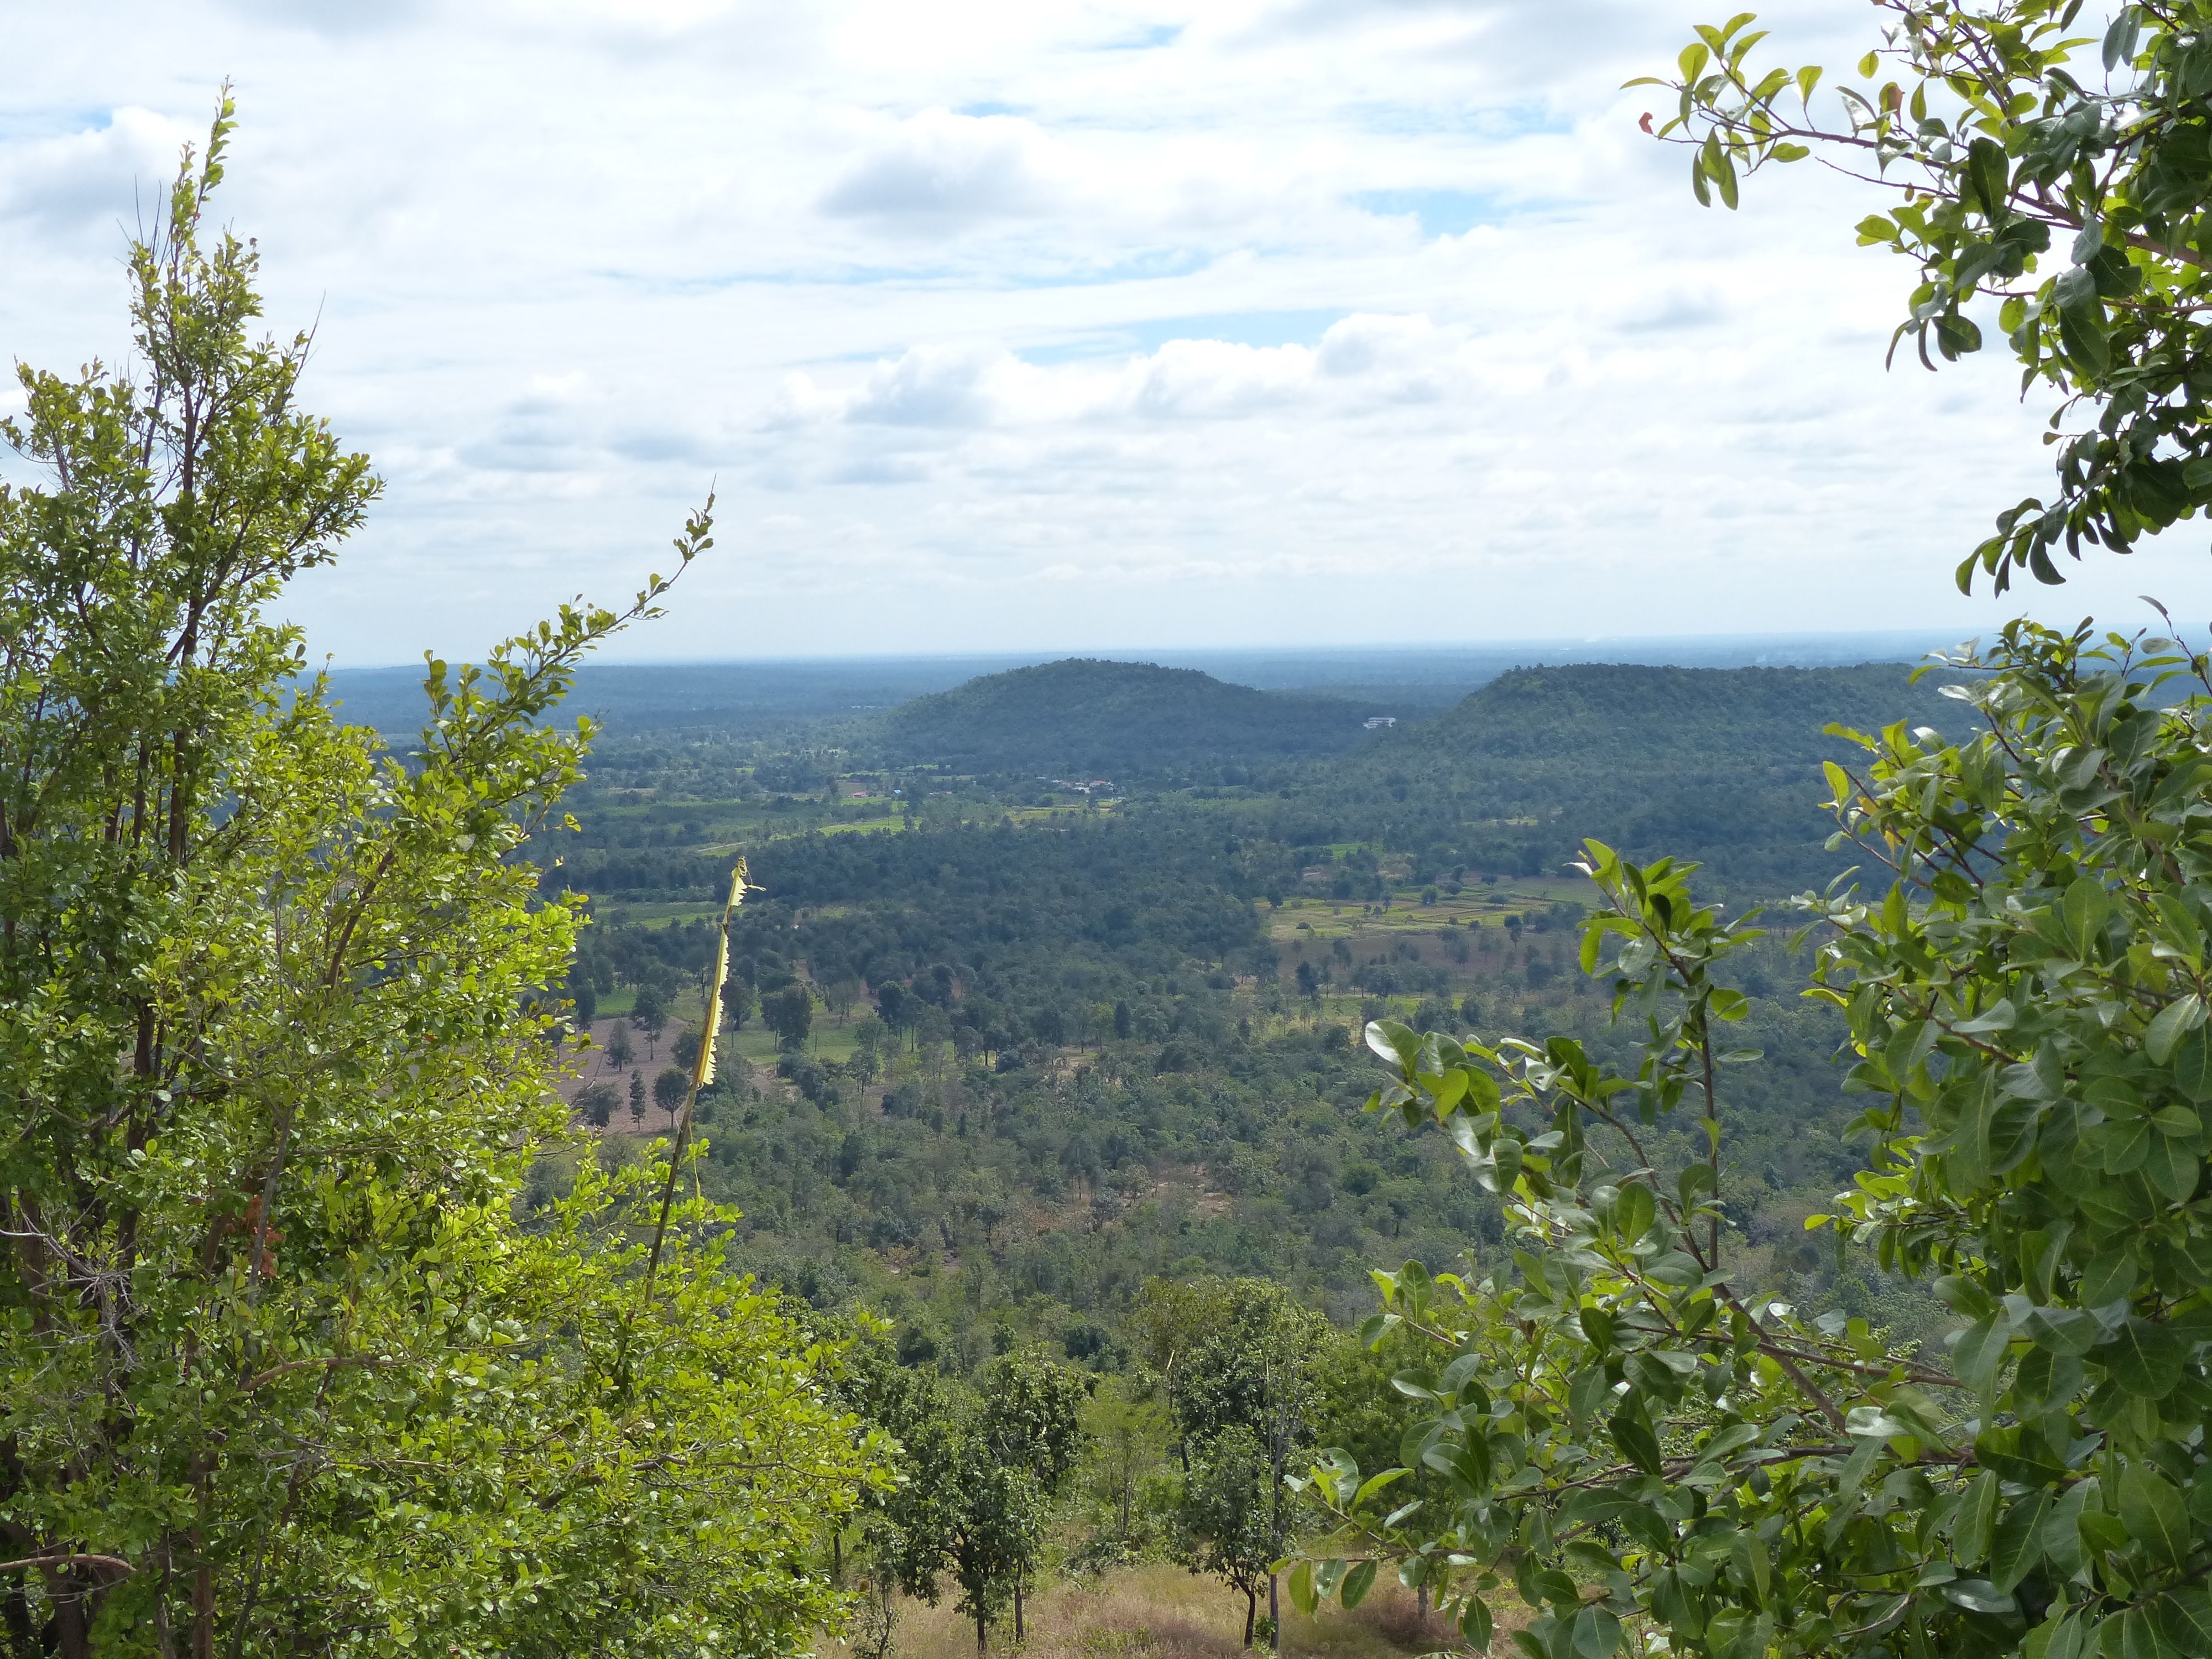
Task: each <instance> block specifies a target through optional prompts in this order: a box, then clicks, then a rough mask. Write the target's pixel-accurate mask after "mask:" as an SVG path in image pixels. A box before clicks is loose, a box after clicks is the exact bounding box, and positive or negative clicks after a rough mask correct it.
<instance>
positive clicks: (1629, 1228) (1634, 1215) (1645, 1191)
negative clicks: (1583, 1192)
mask: <svg viewBox="0 0 2212 1659" xmlns="http://www.w3.org/2000/svg"><path fill="white" fill-rule="evenodd" d="M1658 1214H1659V1206H1658V1202H1657V1200H1655V1199H1654V1198H1653V1197H1652V1196H1651V1189H1650V1188H1649V1187H1646V1186H1645V1185H1644V1184H1643V1182H1637V1181H1632V1182H1628V1183H1627V1184H1626V1186H1624V1187H1622V1188H1621V1189H1620V1200H1619V1201H1618V1202H1617V1203H1616V1204H1615V1205H1614V1206H1613V1225H1615V1226H1617V1227H1618V1228H1619V1229H1620V1236H1621V1237H1623V1238H1625V1239H1626V1240H1628V1242H1629V1243H1635V1242H1636V1241H1637V1240H1638V1239H1639V1238H1641V1237H1644V1234H1646V1233H1648V1232H1650V1231H1651V1224H1652V1223H1653V1222H1654V1221H1655V1220H1656V1219H1657V1218H1658Z"/></svg>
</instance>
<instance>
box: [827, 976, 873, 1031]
mask: <svg viewBox="0 0 2212 1659" xmlns="http://www.w3.org/2000/svg"><path fill="white" fill-rule="evenodd" d="M866 990H867V987H866V986H864V985H862V984H861V983H860V981H859V980H857V979H854V978H851V977H850V976H849V975H848V976H847V977H844V978H841V979H833V980H831V981H829V984H827V985H825V986H823V987H822V1000H823V1002H824V1003H826V1004H827V1005H828V1006H829V1012H831V1013H833V1014H835V1015H836V1017H837V1023H838V1024H840V1025H842V1024H844V1023H845V1017H846V1016H847V1015H848V1014H850V1013H851V1012H853V1008H854V1005H855V1004H856V1003H858V1002H859V1001H860V998H861V997H862V996H863V995H864V994H866Z"/></svg>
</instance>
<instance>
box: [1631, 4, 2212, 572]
mask: <svg viewBox="0 0 2212 1659" xmlns="http://www.w3.org/2000/svg"><path fill="white" fill-rule="evenodd" d="M1876 4H1877V5H1878V6H1879V8H1880V9H1881V10H1882V11H1884V12H1886V13H1887V14H1888V15H1889V18H1890V20H1891V21H1890V23H1889V27H1888V28H1887V32H1886V44H1885V45H1884V46H1881V47H1880V48H1877V49H1876V50H1875V51H1873V52H1869V53H1868V54H1867V55H1866V57H1865V58H1864V59H1863V61H1862V62H1861V63H1860V64H1858V65H1857V70H1858V76H1857V82H1856V83H1853V84H1838V85H1837V86H1836V88H1835V91H1836V96H1835V110H1836V114H1835V116H1834V118H1823V117H1820V116H1816V115H1815V114H1814V104H1813V98H1814V91H1815V89H1816V88H1818V87H1819V86H1820V84H1821V82H1822V81H1823V79H1824V76H1825V71H1824V70H1821V69H1820V68H1818V67H1816V66H1812V65H1808V66H1806V67H1804V68H1802V69H1799V70H1795V71H1792V70H1789V69H1786V68H1781V67H1776V68H1772V69H1768V70H1754V69H1753V68H1752V67H1751V66H1750V58H1751V53H1752V52H1753V49H1754V48H1755V47H1757V46H1758V45H1759V42H1760V41H1761V40H1763V39H1764V38H1765V31H1763V30H1757V29H1753V28H1752V27H1750V25H1751V24H1752V22H1753V21H1754V20H1753V15H1752V14H1750V13H1748V12H1746V13H1743V14H1741V15H1738V16H1736V17H1735V18H1733V19H1731V20H1730V21H1729V22H1728V23H1727V24H1726V25H1725V26H1723V27H1718V28H1715V27H1707V26H1700V27H1699V29H1698V32H1697V33H1698V38H1697V40H1694V41H1692V43H1691V44H1690V45H1689V46H1686V47H1685V48H1684V50H1683V52H1682V54H1681V58H1680V64H1679V69H1680V77H1679V79H1676V80H1673V81H1666V82H1662V81H1659V80H1656V79H1655V78H1650V77H1647V81H1646V82H1631V83H1630V84H1631V85H1638V84H1645V83H1649V84H1663V85H1668V86H1670V87H1672V88H1674V90H1675V91H1676V93H1677V94H1678V97H1679V106H1678V109H1677V112H1676V113H1675V114H1674V117H1673V118H1670V119H1669V120H1668V122H1667V123H1666V125H1665V126H1664V127H1662V129H1660V131H1661V135H1662V137H1673V138H1675V139H1677V141H1678V142H1681V143H1686V144H1688V145H1689V146H1690V147H1691V181H1692V185H1693V187H1694V188H1695V189H1696V191H1697V193H1698V197H1699V200H1701V201H1705V202H1710V201H1711V197H1712V195H1713V194H1714V193H1715V192H1717V193H1718V195H1719V196H1720V198H1721V199H1722V201H1723V203H1725V204H1727V205H1728V206H1729V207H1734V206H1735V204H1736V201H1737V193H1738V180H1739V178H1740V176H1741V175H1743V174H1747V173H1753V172H1756V171H1757V170H1758V169H1759V168H1760V167H1764V166H1765V165H1766V164H1767V163H1769V162H1779V163H1788V162H1791V161H1801V160H1803V159H1804V158H1805V157H1806V156H1808V155H1812V154H1814V153H1815V152H1818V153H1820V154H1821V155H1823V157H1824V159H1827V160H1829V161H1832V163H1833V164H1834V165H1836V166H1838V167H1841V168H1842V169H1843V170H1844V171H1845V172H1848V173H1853V174H1855V175H1856V176H1857V177H1859V178H1862V179H1866V180H1867V181H1868V182H1869V183H1872V184H1875V185H1880V186H1881V187H1882V188H1884V189H1885V190H1887V191H1889V192H1890V193H1891V194H1892V195H1893V197H1894V198H1895V200H1896V205H1895V206H1894V207H1893V208H1892V209H1891V210H1889V211H1888V212H1887V213H1877V214H1874V215H1870V216H1869V217H1867V218H1866V219H1865V220H1863V222H1861V223H1860V225H1859V240H1860V241H1861V243H1862V244H1864V245H1868V246H1889V247H1891V248H1893V250H1894V251H1895V252H1898V253H1899V254H1902V255H1903V256H1905V258H1908V259H1910V260H1911V261H1912V262H1913V263H1914V264H1916V265H1917V266H1918V268H1919V273H1920V281H1919V283H1918V284H1917V286H1916V287H1915V289H1913V291H1912V294H1911V300H1910V301H1909V304H1910V313H1909V314H1908V316H1907V317H1906V319H1905V321H1904V322H1903V323H1901V324H1899V327H1898V331H1897V338H1898V340H1899V341H1900V342H1901V341H1902V340H1904V339H1905V338H1906V337H1911V339H1912V340H1913V342H1914V344H1915V347H1916V349H1917V351H1918V353H1919V356H1920V360H1921V362H1923V363H1925V364H1927V365H1928V366H1929V368H1934V367H1935V362H1934V359H1933V358H1931V357H1930V356H1929V347H1930V346H1931V345H1932V346H1933V347H1934V348H1935V349H1936V353H1937V354H1938V355H1940V356H1942V357H1943V358H1945V359H1956V358H1958V357H1960V356H1965V355H1966V354H1968V353H1971V352H1974V351H1977V350H1979V349H1981V348H1982V346H1983V344H1984V337H1983V331H1982V327H1981V325H1980V324H1979V323H1978V322H1977V321H1976V320H1975V317H1974V314H1973V313H1974V312H1975V311H1976V310H1977V309H1978V307H1977V305H1976V301H1978V300H1980V299H1995V300H1996V301H1998V305H1997V307H1996V310H1997V318H1996V321H1997V325H1998V327H1999V328H2000V329H2001V330H2002V332H2003V334H2004V337H2005V340H2006V343H2007V344H2008V345H2009V346H2010V348H2011V349H2012V351H2013V354H2014V356H2015V359H2016V360H2017V361H2018V362H2019V363H2020V365H2021V389H2022V390H2023V391H2027V390H2028V389H2030V388H2032V387H2035V386H2044V387H2047V388H2048V389H2049V390H2050V391H2051V392H2054V393H2056V394H2057V396H2058V398H2059V403H2058V407H2057V410H2056V411H2055V412H2054V413H2053V415H2052V416H2051V439H2050V441H2051V442H2053V443H2054V444H2055V445H2056V446H2057V471H2058V488H2057V492H2056V494H2055V495H2054V496H2053V497H2052V499H2051V501H2049V502H2048V503H2047V504H2046V503H2045V501H2043V500H2042V499H2040V498H2038V497H2031V498H2029V499H2027V500H2026V501H2021V502H2020V503H2019V504H2018V505H2017V506H2015V507H2009V508H2008V509H2006V511H2005V512H2003V513H2001V514H2000V515H1999V516H1998V519H1997V522H1996V534H1995V535H1994V536H1992V537H1990V538H1989V539H1988V540H1987V541H1985V542H1984V543H1983V544H1981V546H1980V547H1978V549H1976V550H1975V552H1974V553H1973V555H1972V556H1971V557H1969V558H1967V559H1966V561H1965V562H1962V563H1961V564H1960V567H1959V573H1958V574H1959V583H1960V587H1961V588H1962V589H1963V588H1966V587H1967V586H1970V585H1971V583H1972V580H1973V578H1974V574H1975V572H1976V570H1977V568H1979V569H1980V570H1981V571H1982V572H1984V573H1985V574H1988V575H1990V577H1991V578H1993V586H1995V588H1996V591H1997V592H2003V591H2004V590H2005V588H2006V586H2008V583H2009V581H2010V580H2011V578H2012V576H2013V574H2014V573H2015V571H2019V570H2027V571H2028V572H2030V573H2032V574H2033V575H2034V576H2035V578H2036V579H2037V580H2039V581H2044V582H2052V583H2055V582H2058V581H2060V580H2063V578H2062V576H2061V574H2060V573H2059V569H2058V567H2057V565H2056V564H2055V563H2054V562H2052V557H2051V556H2052V554H2053V553H2054V552H2055V551H2057V550H2058V549H2059V548H2060V547H2061V546H2062V545H2063V548H2064V550H2066V551H2067V552H2069V553H2070V554H2072V555H2073V556H2075V557H2077V558H2078V557H2079V556H2080V554H2081V545H2082V544H2084V543H2085V542H2086V543H2088V544H2092V545H2102V546H2106V547H2110V548H2112V549H2114V550H2118V551H2121V552H2125V551H2126V550H2128V549H2129V548H2130V547H2131V546H2133V545H2134V544H2135V543H2136V540H2137V539H2138V538H2141V537H2142V536H2144V535H2147V534H2151V533H2154V532H2157V531H2160V530H2162V529H2164V528H2166V526H2169V525H2171V524H2172V523H2174V522H2175V521H2176V520H2180V519H2185V518H2193V517H2194V516H2195V515H2196V513H2197V510H2198V509H2199V508H2201V507H2205V506H2208V505H2212V428H2207V426H2206V424H2205V422H2204V419H2203V394H2202V376H2201V373H2200V371H2199V368H2198V365H2199V364H2200V363H2201V362H2202V361H2203V356H2204V353H2205V349H2206V334H2205V330H2206V327H2207V325H2206V323H2205V321H2204V319H2203V308H2204V298H2205V295H2206V292H2207V283H2208V281H2212V276H2208V272H2212V256H2208V254H2207V252H2206V242H2207V236H2206V233H2207V228H2208V224H2212V221H2208V219H2207V216H2206V215H2207V209H2208V206H2209V205H2212V167H2208V154H2212V152H2208V149H2207V145H2208V143H2212V115H2208V112H2207V108H2206V105H2205V101H2204V96H2205V93H2206V91H2207V89H2208V88H2212V49H2208V47H2207V46H2206V44H2205V36H2204V33H2203V29H2204V25H2205V21H2206V18H2205V15H2204V13H2203V9H2202V7H2201V6H2199V5H2197V4H2196V3H2193V0H2186V3H2180V4H2171V3H2166V0H2124V3H2121V4H2118V5H2115V6H2113V7H2112V8H2111V9H2110V10H2109V12H2108V13H2106V14H2103V15H2097V21H2099V22H2100V23H2101V24H2102V25H2103V30H2102V40H2101V42H2100V40H2099V39H2098V38H2097V36H2096V34H2095V33H2090V34H2087V35H2075V34H2073V33H2070V32H2069V31H2071V30H2072V29H2073V28H2074V27H2075V24H2076V21H2077V19H2079V18H2080V16H2081V0H1999V3H1994V4H1984V5H1974V4H1966V3H1954V0H1936V3H1932V4H1931V3H1926V0H1876ZM2093 15H2094V14H2093ZM2085 47H2087V48H2096V50H2095V52H2094V53H2093V55H2092V56H2090V57H2088V58H2087V61H2086V62H2085V61H2084V58H2083V50H2082V49H2083V48H2085ZM1885 65H1887V72H1888V73H1890V74H1891V75H1892V76H1893V78H1890V79H1882V78H1881V77H1882V76H1883V75H1884V73H1885ZM1825 102H1826V100H1824V104H1825ZM2054 246H2057V247H2062V248H2063V250H2064V259H2063V263H2061V262H2060V261H2058V260H2057V259H2054V258H2051V254H2052V250H2053V248H2054ZM1894 349H1895V347H1894V345H1893V347H1892V350H1893V352H1894Z"/></svg>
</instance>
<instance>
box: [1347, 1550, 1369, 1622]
mask: <svg viewBox="0 0 2212 1659" xmlns="http://www.w3.org/2000/svg"><path fill="white" fill-rule="evenodd" d="M1374 1588H1375V1563H1374V1562H1372V1561H1362V1562H1360V1563H1359V1564H1358V1565H1357V1566H1355V1567H1353V1568H1352V1571H1349V1572H1347V1573H1346V1574H1345V1575H1344V1590H1343V1594H1342V1600H1343V1602H1344V1606H1345V1608H1346V1611H1347V1612H1349V1611H1350V1610H1351V1609H1352V1608H1353V1607H1358V1605H1359V1604H1360V1603H1361V1602H1362V1601H1365V1600H1366V1599H1367V1592H1368V1591H1369V1590H1370V1589H1374Z"/></svg>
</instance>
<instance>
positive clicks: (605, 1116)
mask: <svg viewBox="0 0 2212 1659" xmlns="http://www.w3.org/2000/svg"><path fill="white" fill-rule="evenodd" d="M621 1103H622V1097H621V1096H620V1095H619V1094H617V1092H616V1091H615V1085H613V1084H611V1083H593V1084H589V1085H586V1087H585V1088H584V1089H583V1090H582V1091H580V1093H579V1094H578V1095H577V1096H576V1110H577V1112H578V1113H579V1114H580V1115H581V1116H582V1118H583V1120H584V1121H585V1122H586V1123H588V1124H590V1125H591V1126H592V1127H593V1128H594V1129H604V1128H605V1127H607V1125H608V1124H610V1123H611V1122H613V1121H614V1118H615V1108H616V1107H617V1106H618V1105H620V1104H621Z"/></svg>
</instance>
